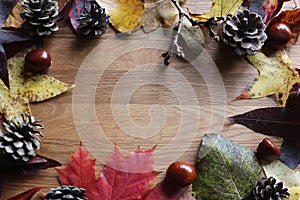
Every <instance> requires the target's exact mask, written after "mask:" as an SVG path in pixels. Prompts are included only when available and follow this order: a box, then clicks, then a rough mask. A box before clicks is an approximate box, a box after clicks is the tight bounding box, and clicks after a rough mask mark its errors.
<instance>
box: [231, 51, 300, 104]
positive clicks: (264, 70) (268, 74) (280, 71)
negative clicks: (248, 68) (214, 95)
mask: <svg viewBox="0 0 300 200" xmlns="http://www.w3.org/2000/svg"><path fill="white" fill-rule="evenodd" d="M247 58H248V60H249V61H250V62H251V63H252V65H253V66H254V67H255V68H256V69H257V70H258V71H259V75H258V76H257V77H256V78H255V80H254V81H253V82H252V83H251V84H250V85H249V86H248V87H247V88H246V89H245V90H244V92H243V93H242V94H241V95H240V96H238V97H237V98H236V99H252V98H260V97H265V96H268V95H271V94H275V95H276V97H277V102H278V104H279V105H280V106H285V104H286V100H287V98H288V96H289V93H290V92H291V91H293V87H298V84H299V82H300V78H299V73H298V69H296V68H291V60H290V58H289V57H288V56H287V55H286V53H285V51H277V52H276V54H274V55H273V56H270V57H267V56H266V55H265V54H263V53H257V54H255V55H250V56H247Z"/></svg>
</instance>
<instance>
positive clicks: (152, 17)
mask: <svg viewBox="0 0 300 200" xmlns="http://www.w3.org/2000/svg"><path fill="white" fill-rule="evenodd" d="M177 15H178V11H177V9H176V8H175V6H174V5H173V3H172V2H171V1H169V0H167V1H160V0H146V1H145V13H144V14H143V16H142V18H141V21H140V25H141V26H142V27H143V29H144V31H145V32H146V33H149V32H151V31H154V30H156V29H157V28H158V27H160V25H161V23H162V24H163V25H164V26H167V27H170V26H173V24H174V22H175V20H176V18H177Z"/></svg>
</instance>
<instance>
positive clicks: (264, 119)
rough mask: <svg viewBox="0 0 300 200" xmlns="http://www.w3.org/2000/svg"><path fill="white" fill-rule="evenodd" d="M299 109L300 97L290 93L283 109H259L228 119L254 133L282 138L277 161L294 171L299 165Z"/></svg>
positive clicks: (295, 93)
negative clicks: (279, 155)
mask: <svg viewBox="0 0 300 200" xmlns="http://www.w3.org/2000/svg"><path fill="white" fill-rule="evenodd" d="M299 108H300V96H299V94H298V93H297V92H292V93H291V95H290V96H289V98H288V100H287V104H286V107H285V108H279V107H271V108H260V109H255V110H252V111H250V112H246V113H244V114H240V115H236V116H232V117H229V118H228V119H229V120H230V121H231V122H234V123H238V124H241V125H243V126H246V127H247V128H249V129H251V130H254V131H256V132H259V133H263V134H267V135H271V136H278V137H281V138H283V144H282V146H281V149H280V150H281V157H280V158H279V159H280V160H281V161H282V162H284V163H285V164H286V165H287V166H288V167H290V168H292V169H295V168H296V167H297V165H298V164H299V163H300V137H299V130H300V114H299Z"/></svg>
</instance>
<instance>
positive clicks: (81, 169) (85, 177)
mask: <svg viewBox="0 0 300 200" xmlns="http://www.w3.org/2000/svg"><path fill="white" fill-rule="evenodd" d="M95 162H96V161H95V160H94V159H90V158H89V156H88V152H87V151H86V150H85V149H84V148H83V147H82V146H80V147H79V149H78V150H77V151H76V152H75V153H74V154H71V160H70V162H69V164H68V166H67V168H65V169H56V171H57V174H58V175H59V180H60V183H61V185H74V186H76V187H79V188H84V189H86V196H87V198H88V199H90V200H93V199H94V200H97V198H96V197H99V194H100V193H101V192H104V191H100V185H101V186H105V187H106V185H108V184H107V183H105V179H104V178H103V177H101V178H99V179H98V178H97V177H96V176H95ZM107 192H108V194H109V191H107ZM108 196H109V195H108ZM98 199H100V198H98Z"/></svg>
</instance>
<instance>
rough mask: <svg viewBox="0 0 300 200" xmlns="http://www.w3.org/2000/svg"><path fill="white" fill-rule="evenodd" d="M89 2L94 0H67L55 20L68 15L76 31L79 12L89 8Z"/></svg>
mask: <svg viewBox="0 0 300 200" xmlns="http://www.w3.org/2000/svg"><path fill="white" fill-rule="evenodd" d="M91 2H94V0H69V1H68V3H67V4H66V5H65V7H64V8H63V9H62V11H60V13H59V15H58V17H57V18H56V19H55V21H59V20H61V19H65V18H67V17H69V18H70V21H71V24H72V27H73V29H74V30H75V31H76V32H77V30H78V26H79V22H78V21H77V19H78V18H79V15H80V12H81V11H82V10H84V9H87V8H90V7H91Z"/></svg>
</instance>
